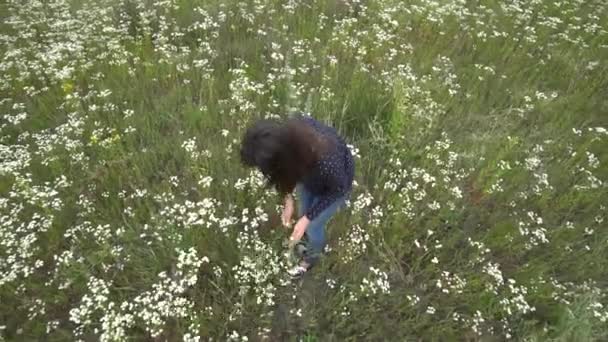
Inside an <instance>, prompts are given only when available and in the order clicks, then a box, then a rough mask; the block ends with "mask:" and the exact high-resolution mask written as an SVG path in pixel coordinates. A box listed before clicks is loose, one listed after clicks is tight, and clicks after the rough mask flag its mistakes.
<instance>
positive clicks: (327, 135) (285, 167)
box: [241, 116, 354, 276]
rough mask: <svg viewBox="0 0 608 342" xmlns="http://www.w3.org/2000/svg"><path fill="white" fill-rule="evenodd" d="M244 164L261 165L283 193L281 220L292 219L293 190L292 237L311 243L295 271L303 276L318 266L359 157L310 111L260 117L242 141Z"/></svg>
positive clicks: (347, 192) (293, 241)
mask: <svg viewBox="0 0 608 342" xmlns="http://www.w3.org/2000/svg"><path fill="white" fill-rule="evenodd" d="M241 160H242V162H243V164H245V165H247V166H250V167H257V168H258V169H259V170H260V171H261V172H262V173H263V174H264V176H265V177H266V179H267V180H268V182H269V184H270V185H272V186H274V187H275V188H276V189H277V191H278V192H279V194H280V195H281V196H282V197H283V198H284V202H285V206H284V209H283V214H282V221H283V224H284V225H285V226H288V225H289V224H290V222H291V217H292V215H293V211H294V200H293V197H292V195H291V193H292V192H293V190H294V189H296V190H297V194H298V200H299V201H298V202H299V206H298V215H299V219H298V220H297V223H296V224H295V226H294V229H293V232H292V234H291V237H290V239H289V242H290V243H289V246H290V248H293V247H294V246H295V245H296V244H298V243H299V241H300V240H301V239H302V237H303V236H304V235H306V238H307V240H308V247H307V250H306V252H305V253H304V255H303V257H302V259H301V260H300V262H299V263H298V266H297V267H296V268H295V269H293V270H292V271H291V272H290V273H291V274H292V276H300V275H302V274H304V272H306V271H307V270H309V269H310V268H311V267H312V266H314V265H315V264H316V263H317V262H318V259H319V256H320V254H321V253H322V252H323V249H324V248H325V244H326V242H325V225H326V224H327V222H328V221H329V219H330V218H331V217H332V216H333V215H334V214H335V213H336V212H337V211H338V209H340V207H341V206H342V205H343V204H344V202H345V200H346V198H347V196H348V195H349V193H350V191H351V189H352V183H353V178H354V160H353V157H352V154H351V152H350V150H349V148H348V147H347V146H346V143H345V141H344V139H343V138H342V137H340V136H339V135H338V133H337V132H336V130H335V129H333V128H331V127H328V126H326V125H324V124H322V123H320V122H318V121H316V120H315V119H313V118H311V117H308V116H297V117H294V118H290V119H287V120H285V121H278V120H260V121H257V122H256V123H255V124H254V125H253V126H251V127H250V128H249V129H248V130H247V132H246V133H245V136H244V138H243V141H242V145H241Z"/></svg>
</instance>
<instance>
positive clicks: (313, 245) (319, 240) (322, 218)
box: [296, 184, 346, 265]
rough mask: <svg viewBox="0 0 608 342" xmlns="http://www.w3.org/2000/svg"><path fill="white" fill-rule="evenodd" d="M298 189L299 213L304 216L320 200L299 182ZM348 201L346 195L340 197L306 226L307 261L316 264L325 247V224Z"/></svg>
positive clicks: (305, 259)
mask: <svg viewBox="0 0 608 342" xmlns="http://www.w3.org/2000/svg"><path fill="white" fill-rule="evenodd" d="M296 191H297V194H298V200H299V203H298V215H299V217H302V216H303V215H304V214H306V211H308V209H309V208H310V207H312V206H313V205H314V204H315V202H316V201H317V200H318V198H316V197H315V196H314V194H312V193H311V192H310V191H308V189H306V188H305V187H304V186H303V185H301V184H298V185H297V187H296ZM345 201H346V196H343V197H341V198H339V199H338V200H337V201H335V202H334V203H332V204H331V205H330V206H329V207H327V208H326V209H325V210H323V211H322V212H321V213H320V214H319V215H317V217H315V219H314V220H312V221H310V223H309V224H308V227H307V228H306V233H305V235H306V239H307V240H308V246H307V248H308V249H307V252H306V255H305V256H304V261H306V262H307V263H309V264H311V265H314V264H315V263H316V262H317V261H318V259H319V256H320V255H321V253H322V252H323V249H324V248H325V245H326V241H325V226H326V225H327V222H328V221H329V219H331V218H332V216H333V215H334V214H335V213H336V212H337V211H338V210H339V209H340V208H341V207H342V206H343V205H344V203H345Z"/></svg>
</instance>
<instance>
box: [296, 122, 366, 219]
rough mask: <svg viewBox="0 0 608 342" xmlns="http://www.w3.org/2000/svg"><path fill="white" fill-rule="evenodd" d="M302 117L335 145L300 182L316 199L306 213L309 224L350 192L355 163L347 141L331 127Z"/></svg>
mask: <svg viewBox="0 0 608 342" xmlns="http://www.w3.org/2000/svg"><path fill="white" fill-rule="evenodd" d="M301 118H302V120H304V122H305V123H307V124H309V125H311V126H312V127H313V128H314V129H315V131H316V132H317V133H320V134H322V135H324V136H326V137H328V138H330V139H331V140H334V141H335V142H336V146H334V148H332V149H330V150H329V151H327V152H326V153H325V154H324V155H323V157H322V158H321V159H319V160H318V161H317V163H316V164H315V166H314V167H313V169H312V170H311V172H310V173H309V174H308V175H307V176H306V177H305V178H304V179H303V180H302V185H304V187H305V188H306V190H308V191H309V192H310V193H311V194H312V195H313V196H314V197H315V201H314V203H313V205H312V206H311V207H310V208H309V209H308V211H307V212H306V214H305V215H306V217H308V219H309V220H311V221H312V220H314V219H315V218H316V217H317V216H318V215H319V214H320V213H321V212H323V210H325V209H327V208H328V207H329V206H330V205H332V204H333V203H334V202H335V201H336V200H338V199H339V198H340V197H342V196H345V195H346V194H348V193H349V192H350V191H351V190H352V184H353V179H354V176H355V162H354V160H353V155H352V153H351V152H350V149H349V148H348V146H346V142H345V141H344V139H343V138H342V137H341V136H340V135H339V134H338V132H337V131H336V130H335V129H334V128H332V127H329V126H327V125H324V124H323V123H321V122H319V121H317V120H315V119H313V118H312V117H309V116H302V117H301Z"/></svg>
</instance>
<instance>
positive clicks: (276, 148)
mask: <svg viewBox="0 0 608 342" xmlns="http://www.w3.org/2000/svg"><path fill="white" fill-rule="evenodd" d="M331 146H332V142H331V141H329V139H327V138H326V137H325V136H323V135H321V134H318V133H317V132H316V131H315V130H314V128H313V127H311V126H310V125H308V124H306V122H304V121H303V120H301V118H300V117H293V118H289V119H287V120H269V119H265V120H259V121H256V122H255V123H254V124H253V125H251V126H250V127H249V128H248V129H247V131H246V132H245V135H244V136H243V140H242V142H241V151H240V154H241V162H242V163H243V164H244V165H246V166H249V167H257V168H258V169H259V170H260V171H261V172H262V174H264V176H265V177H266V179H267V180H268V183H269V185H271V186H274V187H275V188H276V190H277V191H278V192H279V193H280V194H281V195H285V194H287V193H291V192H292V191H293V189H294V188H295V186H296V183H298V182H299V181H300V180H302V179H303V178H304V177H305V176H306V175H307V174H308V173H309V172H310V170H311V169H312V168H313V167H314V165H315V163H316V162H317V161H318V160H319V159H320V158H321V156H322V155H323V154H324V153H325V152H326V151H327V150H328V149H329V148H331Z"/></svg>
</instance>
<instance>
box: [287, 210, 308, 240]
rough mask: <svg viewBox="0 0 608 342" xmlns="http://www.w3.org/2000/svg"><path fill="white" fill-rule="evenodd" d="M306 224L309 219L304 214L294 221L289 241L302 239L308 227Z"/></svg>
mask: <svg viewBox="0 0 608 342" xmlns="http://www.w3.org/2000/svg"><path fill="white" fill-rule="evenodd" d="M308 224H310V220H309V219H308V217H306V215H304V216H302V218H300V219H299V220H298V223H296V226H295V227H294V228H293V233H291V237H290V238H289V240H290V242H291V243H295V242H297V241H300V240H301V239H302V237H303V236H304V233H305V232H306V228H308Z"/></svg>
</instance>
